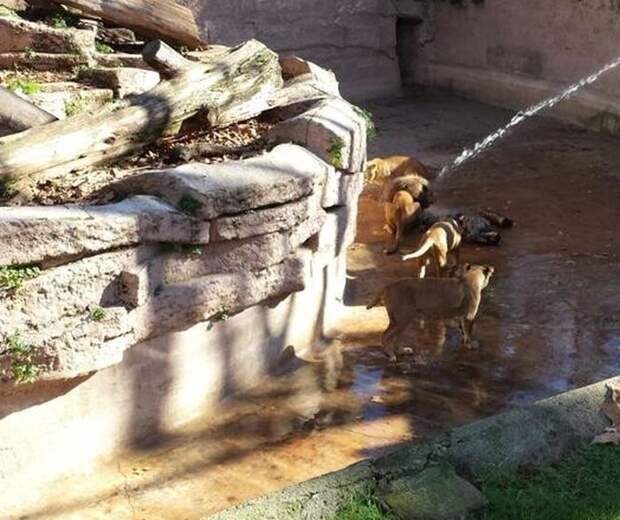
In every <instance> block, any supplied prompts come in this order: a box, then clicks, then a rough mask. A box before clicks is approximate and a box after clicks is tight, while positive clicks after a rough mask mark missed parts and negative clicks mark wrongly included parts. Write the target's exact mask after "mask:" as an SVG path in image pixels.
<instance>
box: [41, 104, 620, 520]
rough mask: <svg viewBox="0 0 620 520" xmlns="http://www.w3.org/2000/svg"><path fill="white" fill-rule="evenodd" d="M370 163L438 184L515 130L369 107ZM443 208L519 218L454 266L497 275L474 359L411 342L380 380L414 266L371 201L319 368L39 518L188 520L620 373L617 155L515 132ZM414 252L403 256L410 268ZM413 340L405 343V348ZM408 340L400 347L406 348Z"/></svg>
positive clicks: (538, 124) (57, 494) (288, 375)
mask: <svg viewBox="0 0 620 520" xmlns="http://www.w3.org/2000/svg"><path fill="white" fill-rule="evenodd" d="M368 108H369V109H370V110H371V111H372V112H374V113H375V120H376V123H377V126H378V129H379V136H378V137H377V139H376V140H375V141H374V142H373V143H372V146H371V156H376V155H387V154H392V153H394V154H396V153H397V154H414V155H416V156H417V157H418V158H419V159H421V160H422V161H424V162H426V163H427V164H428V165H429V166H431V167H432V168H437V169H438V168H439V167H440V166H442V165H443V164H445V163H446V162H447V161H449V160H450V159H451V158H453V157H454V156H456V155H457V154H458V153H459V152H460V151H461V149H462V147H463V146H471V145H472V144H473V143H474V142H475V141H476V140H478V139H479V138H481V137H484V136H485V135H486V134H488V133H490V132H491V131H493V130H495V129H496V128H497V127H499V126H500V125H502V124H503V123H505V122H507V121H508V120H509V118H510V115H511V114H510V113H509V112H507V111H504V110H501V109H495V108H492V107H488V106H484V105H481V104H478V103H473V102H468V101H464V100H460V99H457V98H453V97H446V96H443V95H440V94H428V93H413V92H412V93H410V94H409V95H408V96H407V97H405V98H403V99H398V100H395V99H392V100H388V101H384V102H377V103H374V104H372V105H371V106H369V107H368ZM438 198H439V204H438V206H440V207H442V208H444V209H454V208H456V209H460V210H468V209H469V210H475V209H479V208H485V207H492V208H495V209H497V210H499V211H502V212H504V213H506V214H508V215H509V216H510V217H512V218H513V219H514V220H515V222H516V225H515V227H514V229H512V230H508V231H505V232H503V241H502V243H501V245H500V246H499V247H472V246H465V247H464V249H463V251H462V255H461V256H462V258H463V259H464V260H467V261H470V262H484V263H488V264H492V265H493V266H495V268H496V275H495V278H494V279H493V280H492V282H491V285H490V287H489V289H488V290H487V291H486V292H485V293H484V297H483V303H482V306H481V309H480V315H479V316H480V319H479V322H478V325H477V328H476V337H477V339H479V341H480V347H479V349H478V350H474V351H471V350H465V349H463V348H460V346H459V336H458V331H456V330H449V332H448V334H447V337H446V338H445V341H444V338H441V337H438V335H437V334H435V333H434V332H433V330H432V329H431V330H429V331H428V332H427V333H426V334H423V335H418V336H417V339H416V341H415V345H414V347H415V352H414V355H413V356H411V357H410V358H408V359H407V360H405V361H404V362H401V363H399V364H397V365H390V364H389V363H388V362H387V359H386V358H385V356H384V355H383V353H382V351H381V349H380V347H379V338H380V335H381V332H382V331H383V329H384V328H385V326H386V322H387V319H386V316H385V312H384V310H383V309H382V308H377V309H372V310H371V311H367V310H366V309H365V307H364V306H365V304H366V303H367V302H368V300H369V299H370V297H371V296H372V295H374V294H375V292H376V290H377V289H378V288H379V287H381V286H382V285H383V284H384V283H385V282H386V281H388V280H391V279H394V278H398V277H401V276H408V275H412V274H413V272H412V268H411V265H407V264H405V263H402V262H401V261H400V259H399V257H398V256H392V257H386V256H385V255H383V253H382V246H383V240H384V238H385V237H384V235H383V232H382V226H383V222H382V211H381V207H380V205H378V203H377V202H375V201H374V200H373V199H372V197H371V196H370V195H369V194H368V193H367V194H365V195H364V197H363V199H362V202H361V214H360V222H359V235H358V242H357V243H356V244H355V245H354V246H353V247H352V248H351V251H350V254H349V276H350V279H349V283H348V287H347V294H346V298H345V303H346V305H347V306H348V307H347V313H346V315H345V316H344V317H343V319H342V322H341V324H340V327H339V330H338V331H336V336H335V338H334V340H333V341H332V342H331V345H330V347H329V348H328V349H327V350H326V351H325V353H324V355H323V356H322V357H321V358H317V359H315V360H313V361H312V362H307V361H301V360H299V359H296V358H292V359H289V360H288V361H286V362H283V366H282V369H281V373H280V375H276V376H274V378H273V379H272V380H270V381H266V382H265V384H264V385H263V386H262V387H261V388H258V389H256V390H255V392H253V393H252V394H250V395H244V396H239V397H238V398H236V399H234V400H230V401H229V402H227V403H225V405H224V406H223V407H222V413H221V414H220V415H219V416H218V417H217V419H214V418H205V420H204V421H203V422H201V423H196V424H194V425H191V426H189V427H188V428H187V429H186V431H185V432H182V434H181V435H179V436H177V437H175V439H174V440H172V441H171V442H169V443H167V444H163V445H160V446H159V447H156V448H153V449H152V450H150V451H147V452H141V453H132V454H127V456H126V457H123V458H122V459H120V460H118V461H116V462H115V463H113V464H109V465H107V466H105V467H103V468H100V469H99V470H98V471H97V472H96V473H93V474H91V475H90V476H89V478H83V477H82V478H80V479H69V480H66V481H64V482H59V483H58V484H57V485H55V486H53V487H52V488H50V489H49V491H48V493H47V496H46V497H43V498H42V500H41V504H54V506H53V507H48V506H44V507H42V509H41V510H40V515H39V516H36V515H35V516H32V517H39V518H63V519H69V518H70V519H78V518H79V519H99V518H132V519H141V518H144V519H146V518H148V519H149V520H153V519H166V520H167V519H170V518H176V519H177V520H182V519H188V520H194V519H198V518H200V517H201V516H202V515H205V514H207V513H209V512H214V511H217V510H219V509H223V508H225V507H228V506H230V505H232V504H235V503H238V502H240V501H243V500H246V499H248V498H251V497H253V496H256V495H258V494H262V493H265V492H268V491H272V490H274V489H279V488H281V487H284V486H286V485H289V484H292V483H295V482H298V481H301V480H304V479H307V478H310V477H313V476H316V475H319V474H322V473H325V472H328V471H331V470H334V469H338V468H340V467H343V466H345V465H348V464H350V463H353V462H355V461H356V460H359V459H360V458H363V457H367V456H376V455H379V454H381V453H384V452H385V451H387V450H390V449H392V448H393V447H394V446H396V445H398V444H400V443H402V442H405V441H408V440H411V439H416V438H422V437H425V436H428V435H431V434H433V433H436V432H439V431H441V430H444V429H447V428H450V427H452V426H455V425H458V424H462V423H465V422H469V421H473V420H475V419H477V418H480V417H483V416H487V415H490V414H493V413H496V412H499V411H501V410H504V409H507V408H510V407H513V406H517V405H520V404H524V403H527V402H531V401H534V400H537V399H540V398H543V397H547V396H550V395H553V394H556V393H558V392H562V391H564V390H567V389H569V388H574V387H577V386H582V385H586V384H588V383H591V382H594V381H596V380H599V379H602V378H606V377H610V376H612V375H616V374H618V373H620V315H619V314H618V309H619V308H620V296H619V290H620V260H619V255H620V243H619V241H620V235H619V234H618V232H617V227H618V225H620V204H619V203H620V143H619V142H618V140H616V139H613V138H610V137H606V136H602V135H598V134H592V133H588V132H583V131H580V130H578V129H575V128H571V127H567V126H564V125H562V124H558V123H555V122H549V121H544V120H535V121H530V122H527V123H525V124H523V125H521V126H520V127H519V128H518V129H517V130H516V131H515V132H513V133H512V134H511V136H509V137H508V138H507V139H505V140H503V141H501V142H500V143H499V144H498V145H497V146H496V147H495V148H494V149H493V150H491V151H489V152H488V153H486V154H484V155H483V156H481V157H480V158H478V159H476V160H474V161H472V162H469V163H467V164H466V165H464V166H463V167H462V168H461V169H460V170H458V171H457V172H455V173H454V174H453V175H452V176H450V177H448V178H447V179H446V181H445V182H444V183H443V184H442V185H441V186H440V187H439V188H438ZM416 243H417V237H416V236H411V237H409V238H408V241H407V244H406V245H405V246H404V247H403V251H409V250H412V249H413V248H414V246H415V244H416ZM408 339H410V338H408ZM406 340H407V339H405V340H404V341H406Z"/></svg>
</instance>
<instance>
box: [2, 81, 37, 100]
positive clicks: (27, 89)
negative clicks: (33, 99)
mask: <svg viewBox="0 0 620 520" xmlns="http://www.w3.org/2000/svg"><path fill="white" fill-rule="evenodd" d="M5 86H6V88H8V89H9V90H11V91H12V92H15V91H17V90H21V91H22V92H23V93H24V94H26V95H27V96H30V95H31V94H37V93H39V92H41V85H40V84H39V83H37V82H36V81H29V80H25V79H18V78H11V79H9V80H8V81H7V82H6V85H5Z"/></svg>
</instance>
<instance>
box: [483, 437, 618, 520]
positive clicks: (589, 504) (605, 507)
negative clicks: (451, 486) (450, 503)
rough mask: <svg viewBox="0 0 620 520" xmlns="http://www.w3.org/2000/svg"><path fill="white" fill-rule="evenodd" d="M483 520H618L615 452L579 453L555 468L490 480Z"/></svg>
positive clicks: (601, 448) (591, 449)
mask: <svg viewBox="0 0 620 520" xmlns="http://www.w3.org/2000/svg"><path fill="white" fill-rule="evenodd" d="M481 490H482V492H483V493H484V495H485V496H486V497H487V499H488V500H489V502H490V506H489V508H488V509H487V510H486V511H485V512H483V513H481V514H478V515H477V516H475V517H473V518H478V519H483V520H538V519H540V520H620V446H613V445H593V446H588V447H584V448H582V449H581V450H579V451H578V452H577V453H576V454H575V455H573V456H572V457H570V458H567V459H564V460H562V461H561V462H559V463H558V464H555V465H552V466H548V467H545V468H542V469H540V470H536V471H533V472H530V473H523V474H520V475H517V476H515V477H509V478H506V477H503V478H500V477H491V478H489V479H486V480H485V481H483V482H482V485H481Z"/></svg>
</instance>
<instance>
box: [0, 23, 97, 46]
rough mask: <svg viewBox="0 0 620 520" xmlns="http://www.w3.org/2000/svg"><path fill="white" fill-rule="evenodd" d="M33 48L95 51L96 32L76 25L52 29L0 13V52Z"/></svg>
mask: <svg viewBox="0 0 620 520" xmlns="http://www.w3.org/2000/svg"><path fill="white" fill-rule="evenodd" d="M27 49H32V50H34V51H42V50H44V51H46V52H57V53H68V54H90V53H94V52H95V33H94V32H93V31H84V30H79V29H72V28H67V29H54V28H52V27H48V26H47V25H45V24H42V23H35V22H29V21H28V20H24V19H21V18H13V17H2V16H0V52H19V51H26V50H27Z"/></svg>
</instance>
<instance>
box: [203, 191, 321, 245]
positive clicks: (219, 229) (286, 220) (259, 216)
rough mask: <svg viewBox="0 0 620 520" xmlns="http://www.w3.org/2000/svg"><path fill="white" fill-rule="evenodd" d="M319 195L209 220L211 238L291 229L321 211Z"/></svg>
mask: <svg viewBox="0 0 620 520" xmlns="http://www.w3.org/2000/svg"><path fill="white" fill-rule="evenodd" d="M320 202H321V201H320V199H319V197H317V196H316V195H310V196H308V197H304V198H302V199H299V200H296V201H293V202H289V203H287V204H280V205H278V206H274V207H272V208H265V209H257V210H254V211H249V212H247V213H243V214H241V215H235V216H232V217H220V218H218V219H216V220H214V221H212V222H211V240H212V241H214V242H215V241H219V240H234V239H239V238H247V237H251V236H256V235H262V234H265V233H272V232H273V231H283V230H287V229H291V228H293V227H295V226H297V225H298V224H300V223H301V222H303V221H305V220H307V219H310V218H314V217H316V216H318V215H320V214H321V213H322V211H321V209H320V208H321V204H320Z"/></svg>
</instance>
